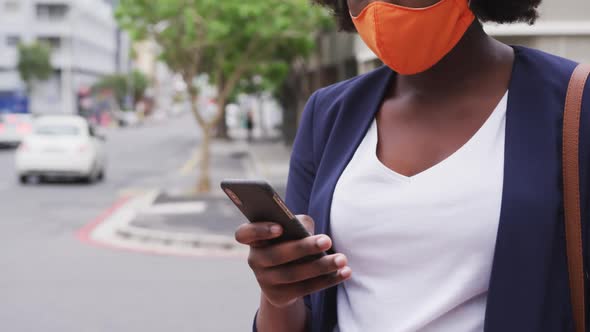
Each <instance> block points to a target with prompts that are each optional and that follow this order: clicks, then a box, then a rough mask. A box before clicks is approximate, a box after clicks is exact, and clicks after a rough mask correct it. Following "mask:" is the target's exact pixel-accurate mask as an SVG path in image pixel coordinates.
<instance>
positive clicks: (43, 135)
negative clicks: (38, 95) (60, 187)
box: [16, 115, 106, 183]
mask: <svg viewBox="0 0 590 332" xmlns="http://www.w3.org/2000/svg"><path fill="white" fill-rule="evenodd" d="M104 141H105V138H104V137H103V136H100V135H97V134H96V132H95V129H94V128H93V127H92V126H91V125H90V124H89V123H88V121H86V119H84V118H82V117H80V116H73V115H46V116H41V117H39V118H36V119H35V121H34V122H33V132H32V133H31V134H30V135H29V136H27V137H26V138H25V139H24V140H23V142H22V143H21V145H20V146H19V148H18V150H17V151H16V170H17V173H18V176H19V180H20V182H21V183H27V181H28V179H29V177H30V176H37V177H40V178H43V177H70V178H78V179H82V180H84V181H86V182H89V183H90V182H94V181H96V180H102V179H103V178H104V176H105V167H106V154H105V143H104Z"/></svg>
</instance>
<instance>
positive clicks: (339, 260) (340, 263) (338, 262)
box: [334, 256, 346, 268]
mask: <svg viewBox="0 0 590 332" xmlns="http://www.w3.org/2000/svg"><path fill="white" fill-rule="evenodd" d="M334 263H335V264H336V267H338V268H341V267H344V265H346V258H344V256H338V257H336V258H334Z"/></svg>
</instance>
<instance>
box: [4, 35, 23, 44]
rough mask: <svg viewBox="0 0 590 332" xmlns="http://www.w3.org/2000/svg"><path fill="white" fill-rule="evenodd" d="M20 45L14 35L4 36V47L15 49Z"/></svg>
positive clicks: (18, 39) (17, 37) (18, 38)
mask: <svg viewBox="0 0 590 332" xmlns="http://www.w3.org/2000/svg"><path fill="white" fill-rule="evenodd" d="M18 44H20V37H19V36H15V35H9V36H6V46H8V47H16V46H18Z"/></svg>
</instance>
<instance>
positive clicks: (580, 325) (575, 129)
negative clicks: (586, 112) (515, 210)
mask: <svg viewBox="0 0 590 332" xmlns="http://www.w3.org/2000/svg"><path fill="white" fill-rule="evenodd" d="M589 74H590V65H579V66H578V67H577V68H576V69H575V70H574V73H573V74H572V78H571V81H570V83H569V87H568V91H567V97H566V102H565V112H564V119H563V161H562V162H563V186H564V188H563V196H564V207H565V237H566V246H567V248H566V249H567V264H568V272H569V283H570V294H571V301H572V310H573V314H574V324H575V331H576V332H586V310H585V303H584V294H585V293H584V259H583V250H582V219H581V214H580V173H579V167H580V166H579V138H580V113H581V112H582V97H583V94H584V86H585V85H586V81H587V79H588V75H589Z"/></svg>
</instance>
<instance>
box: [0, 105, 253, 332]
mask: <svg viewBox="0 0 590 332" xmlns="http://www.w3.org/2000/svg"><path fill="white" fill-rule="evenodd" d="M107 135H108V138H107V144H108V151H109V166H108V169H107V174H106V181H105V182H104V183H98V184H93V185H85V184H79V183H66V182H55V183H43V184H33V185H27V186H22V185H20V184H19V183H18V181H17V176H16V174H15V172H14V166H13V159H14V151H13V150H0V243H1V248H2V249H3V250H1V251H0V271H1V273H0V331H14V332H21V331H23V332H28V331H58V332H70V331H72V332H74V331H75V332H80V331H82V332H85V331H89V332H90V331H105V332H118V331H125V332H134V331H142V332H143V331H145V332H156V331H158V332H160V331H179V332H182V331H191V332H194V331H204V332H208V331H211V332H215V331H223V332H232V331H248V330H249V329H250V326H251V319H252V316H253V314H254V312H255V310H256V307H257V303H258V294H259V293H258V289H257V286H256V282H255V280H254V277H253V276H252V274H251V272H250V270H249V269H248V266H247V264H246V262H245V260H244V259H242V258H240V257H218V256H215V257H207V256H200V257H175V256H161V255H153V254H146V253H137V252H131V251H125V250H115V249H111V248H103V247H98V246H92V245H89V244H87V243H83V242H81V241H80V240H79V239H78V238H77V236H76V234H77V232H78V231H79V230H80V229H82V228H83V227H85V226H86V225H88V224H89V223H92V222H93V220H95V219H96V218H98V217H99V216H101V215H102V214H104V213H105V211H108V210H109V208H110V207H111V206H112V205H113V204H115V203H116V202H117V201H118V200H119V199H120V197H122V196H126V195H131V194H133V193H137V192H143V191H146V190H150V189H154V188H161V187H162V186H163V185H165V186H167V188H172V189H174V188H175V187H178V188H179V190H180V189H181V188H185V187H187V183H190V182H191V181H193V177H191V176H190V172H188V174H187V172H186V169H185V171H184V172H183V170H182V169H183V165H186V162H187V160H188V159H190V158H191V155H192V154H193V152H194V149H195V148H196V146H197V145H198V142H199V139H198V137H199V131H198V129H197V125H196V124H195V123H194V121H193V120H192V118H190V116H189V115H184V116H182V117H180V118H175V119H169V120H165V121H163V122H160V123H152V124H147V125H145V126H142V127H138V128H123V129H117V130H109V131H108V133H107ZM172 191H174V190H172Z"/></svg>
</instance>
